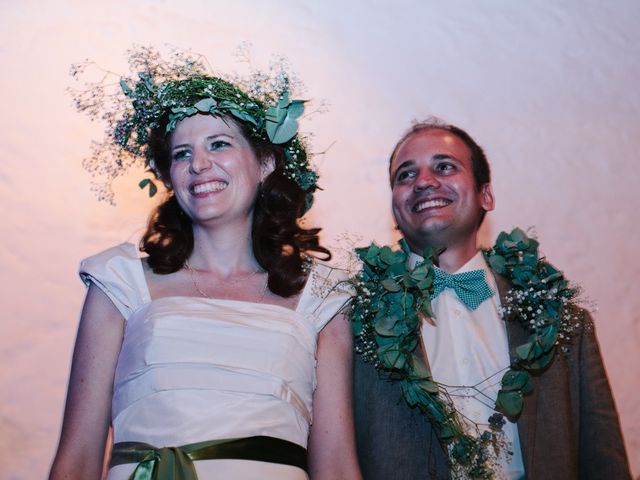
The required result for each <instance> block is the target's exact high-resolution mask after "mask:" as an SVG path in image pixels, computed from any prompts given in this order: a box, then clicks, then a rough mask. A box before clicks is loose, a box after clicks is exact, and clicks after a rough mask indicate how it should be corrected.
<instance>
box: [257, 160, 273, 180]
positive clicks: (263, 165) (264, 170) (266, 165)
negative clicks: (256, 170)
mask: <svg viewBox="0 0 640 480" xmlns="http://www.w3.org/2000/svg"><path fill="white" fill-rule="evenodd" d="M275 169H276V159H275V158H274V156H273V155H268V156H266V157H264V158H263V159H262V161H261V162H260V181H261V182H263V181H264V179H265V178H267V177H268V176H269V175H271V173H272V172H273V171H274V170H275Z"/></svg>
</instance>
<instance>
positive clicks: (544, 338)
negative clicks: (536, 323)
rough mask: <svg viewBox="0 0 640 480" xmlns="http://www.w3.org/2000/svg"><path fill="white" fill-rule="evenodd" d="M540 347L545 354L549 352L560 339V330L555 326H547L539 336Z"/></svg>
mask: <svg viewBox="0 0 640 480" xmlns="http://www.w3.org/2000/svg"><path fill="white" fill-rule="evenodd" d="M539 339H540V340H539V341H540V346H541V347H542V349H543V350H544V351H545V352H548V351H549V350H550V349H551V348H553V346H554V345H555V343H556V340H557V339H558V329H557V327H556V326H555V325H547V326H546V327H544V328H543V329H542V332H541V334H540V336H539Z"/></svg>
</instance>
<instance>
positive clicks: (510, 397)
mask: <svg viewBox="0 0 640 480" xmlns="http://www.w3.org/2000/svg"><path fill="white" fill-rule="evenodd" d="M523 404H524V401H523V399H522V393H521V392H519V391H517V390H515V391H506V390H500V391H499V392H498V398H497V399H496V410H497V411H499V412H502V413H504V414H505V415H506V416H507V417H511V418H513V417H516V416H518V414H519V413H520V412H521V411H522V406H523Z"/></svg>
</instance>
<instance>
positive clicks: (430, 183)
mask: <svg viewBox="0 0 640 480" xmlns="http://www.w3.org/2000/svg"><path fill="white" fill-rule="evenodd" d="M438 187H440V182H439V181H438V178H437V177H436V176H435V175H434V174H433V172H431V171H428V170H423V171H420V172H419V173H418V176H417V178H416V181H415V183H414V184H413V190H414V192H422V191H424V190H428V189H432V190H435V189H437V188H438Z"/></svg>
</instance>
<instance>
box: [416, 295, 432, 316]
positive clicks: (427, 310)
mask: <svg viewBox="0 0 640 480" xmlns="http://www.w3.org/2000/svg"><path fill="white" fill-rule="evenodd" d="M418 309H419V310H420V312H421V313H423V314H424V315H426V316H427V317H429V318H434V315H433V310H432V309H431V301H430V300H429V299H428V298H425V299H424V300H423V301H422V303H421V304H420V306H419V307H418Z"/></svg>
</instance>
